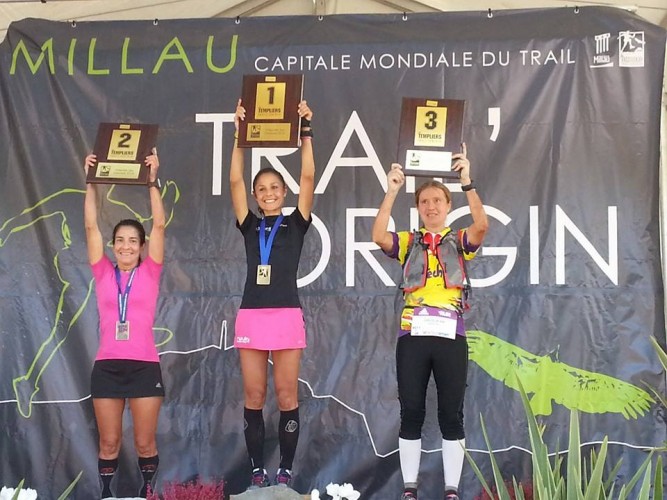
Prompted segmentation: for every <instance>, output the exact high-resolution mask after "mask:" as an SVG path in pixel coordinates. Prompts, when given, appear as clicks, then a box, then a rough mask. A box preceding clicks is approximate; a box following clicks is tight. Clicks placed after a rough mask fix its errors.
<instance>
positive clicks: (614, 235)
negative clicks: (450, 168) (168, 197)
mask: <svg viewBox="0 0 667 500" xmlns="http://www.w3.org/2000/svg"><path fill="white" fill-rule="evenodd" d="M195 121H196V122H197V123H212V124H213V162H212V166H213V168H212V170H213V173H212V189H211V192H212V195H213V196H220V195H221V194H222V186H223V175H222V172H223V157H225V155H224V154H223V150H222V144H223V141H222V137H223V130H224V124H225V123H233V121H234V114H233V113H197V114H196V115H195ZM353 132H354V133H356V134H357V137H358V138H359V141H360V142H361V144H362V146H363V148H364V151H365V152H366V156H365V157H360V158H350V157H346V158H343V157H342V154H343V152H344V151H345V149H346V147H347V145H348V144H349V141H350V139H351V137H352V133H353ZM296 151H297V149H295V148H253V149H252V167H251V177H252V176H254V175H255V174H256V173H257V171H259V168H260V166H261V163H262V159H263V158H266V160H267V161H268V162H269V163H270V164H271V166H273V167H274V168H275V169H276V170H278V171H280V172H281V173H282V174H283V176H284V178H285V182H286V184H287V187H288V188H289V189H290V190H291V191H292V192H294V193H297V194H298V192H299V183H298V181H297V180H295V179H294V178H293V177H292V176H291V175H290V173H289V172H288V171H287V169H286V168H285V166H284V165H283V164H282V162H281V161H280V159H279V158H280V157H281V156H288V155H291V154H294V153H295V152H296ZM368 166H370V167H372V168H373V171H374V172H375V174H376V177H377V178H378V181H379V183H380V185H381V186H382V189H383V190H384V191H385V192H386V190H387V177H386V173H385V171H384V169H383V168H382V165H381V164H380V160H379V158H378V156H377V154H376V152H375V149H374V148H373V145H372V144H371V142H370V139H369V137H368V134H367V133H366V130H365V129H364V126H363V124H362V122H361V120H360V119H359V115H358V114H357V113H356V111H353V112H352V114H351V115H350V119H349V120H348V122H347V124H346V125H345V128H344V130H343V132H342V133H341V136H340V139H339V140H338V143H337V144H336V146H335V147H334V151H333V153H332V155H331V157H330V159H329V162H328V163H327V166H326V168H325V169H324V171H323V173H322V177H321V178H320V181H319V183H318V184H317V188H316V189H315V193H316V194H323V193H324V192H325V191H326V189H327V187H328V185H329V181H330V180H331V178H332V176H333V174H334V171H335V170H336V168H337V167H353V168H356V167H368ZM448 187H449V188H450V190H451V192H452V193H458V192H460V191H461V188H460V185H459V184H458V183H451V184H448ZM405 189H406V193H410V192H413V191H414V177H411V176H407V178H406V185H405ZM555 208H556V212H555V216H556V221H555V225H556V243H555V249H554V252H553V254H554V255H555V259H556V276H555V280H556V284H558V285H563V284H565V231H567V232H568V233H569V234H570V235H571V236H573V237H574V239H575V240H576V241H577V242H579V243H580V244H581V246H582V247H583V249H584V250H585V251H586V252H587V253H588V254H589V255H590V256H591V257H592V259H593V262H594V263H595V264H596V265H597V266H598V267H599V268H600V269H601V270H602V271H603V272H604V273H605V275H606V276H607V277H608V278H609V279H610V280H611V282H612V283H614V284H615V285H618V217H617V207H615V206H610V207H607V210H608V214H607V219H608V243H607V244H608V257H607V260H605V259H604V258H603V257H602V256H601V255H600V253H599V252H598V251H597V250H596V249H595V247H594V246H593V245H592V243H591V242H590V241H589V240H588V238H587V237H586V236H585V235H584V233H583V231H582V230H581V229H579V228H578V227H577V225H576V224H575V223H574V222H573V221H572V220H571V219H570V218H569V217H568V216H567V215H566V213H565V212H564V211H563V209H562V208H561V207H560V206H558V205H556V207H555ZM345 210H346V218H345V284H346V286H348V287H353V286H355V285H354V283H355V272H354V266H355V257H356V253H357V252H358V253H359V254H360V255H361V256H362V258H363V259H364V260H365V261H366V262H367V263H368V264H369V265H370V267H371V269H372V270H373V271H374V272H375V274H376V275H377V276H378V277H379V278H380V279H381V280H382V282H383V283H384V284H385V285H386V286H396V284H395V283H394V282H393V281H392V279H391V278H390V276H389V275H388V274H387V272H386V271H385V270H384V268H383V266H382V265H381V264H380V262H379V261H378V259H376V258H375V256H374V255H373V253H372V252H373V251H375V250H377V249H378V246H377V245H375V243H372V242H370V241H357V240H356V239H355V220H356V219H357V218H359V217H373V218H374V217H375V215H376V214H377V209H376V208H347V207H346V208H345ZM485 210H486V212H487V215H488V216H489V217H490V218H492V219H495V220H497V221H499V222H500V223H501V224H503V225H504V226H508V225H509V223H510V222H511V218H510V217H509V216H508V215H506V214H505V213H503V212H502V211H501V210H499V209H497V208H495V207H492V206H489V205H485ZM468 214H470V209H469V208H468V207H467V206H465V207H461V208H457V209H456V210H454V211H452V212H451V213H450V214H449V217H448V218H447V224H448V225H452V224H453V223H454V221H456V220H457V219H459V218H461V217H463V216H466V215H468ZM334 217H335V215H334ZM418 224H419V214H418V212H417V209H416V208H415V207H410V209H409V226H410V229H411V230H414V229H417V228H418ZM389 225H390V230H392V231H393V230H394V229H393V228H394V221H393V219H390V223H389ZM313 227H314V228H315V229H316V231H317V232H318V234H319V236H320V240H321V245H322V250H321V252H322V253H321V255H320V258H319V261H318V263H317V265H316V266H315V268H314V269H313V270H312V271H310V273H309V274H307V275H306V276H304V277H302V278H299V280H298V281H297V285H298V286H299V287H302V286H306V285H308V284H310V283H313V282H314V281H316V280H317V278H319V277H320V276H321V275H322V274H323V273H324V271H325V270H326V268H327V266H328V264H329V260H330V257H331V251H332V246H331V237H330V235H329V231H328V229H327V227H326V225H325V223H324V221H322V220H321V219H319V218H318V217H317V216H315V215H313ZM539 227H540V226H539V208H538V207H537V206H530V207H529V228H528V231H529V250H528V254H529V265H530V273H529V282H530V284H531V285H539V284H540V261H541V259H540V251H541V247H540V230H539ZM369 235H370V231H368V232H367V233H366V234H365V238H368V237H369ZM483 256H503V257H505V259H506V260H505V262H504V263H503V265H502V267H501V269H500V270H499V271H497V272H496V273H495V274H493V275H491V276H487V277H483V278H479V277H478V278H471V284H472V285H473V286H474V287H476V288H484V287H489V286H492V285H496V284H498V283H500V282H502V281H503V280H504V279H505V278H507V277H508V276H509V274H510V273H511V272H512V270H513V269H514V267H515V265H516V261H517V256H518V248H517V247H490V246H488V245H484V246H482V248H481V249H480V253H479V257H483Z"/></svg>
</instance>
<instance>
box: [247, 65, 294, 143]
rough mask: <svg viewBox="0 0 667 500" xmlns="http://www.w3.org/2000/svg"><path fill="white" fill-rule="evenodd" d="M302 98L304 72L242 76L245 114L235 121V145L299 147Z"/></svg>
mask: <svg viewBox="0 0 667 500" xmlns="http://www.w3.org/2000/svg"><path fill="white" fill-rule="evenodd" d="M302 97H303V75H245V76H244V77H243V90H242V93H241V101H242V102H243V106H244V107H245V117H244V119H242V120H240V122H239V124H238V146H239V147H241V148H249V147H256V146H260V147H297V146H299V131H300V117H299V113H298V106H299V103H300V102H301V100H302Z"/></svg>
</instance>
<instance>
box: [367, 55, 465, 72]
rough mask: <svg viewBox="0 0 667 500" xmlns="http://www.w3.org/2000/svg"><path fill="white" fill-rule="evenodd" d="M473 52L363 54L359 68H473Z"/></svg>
mask: <svg viewBox="0 0 667 500" xmlns="http://www.w3.org/2000/svg"><path fill="white" fill-rule="evenodd" d="M472 66H473V53H472V52H470V51H464V52H450V53H448V54H445V53H444V52H440V53H434V52H429V53H423V52H414V53H406V54H390V53H387V52H385V53H384V54H371V55H370V56H366V55H365V54H361V59H360V61H359V69H377V68H380V69H402V68H417V69H421V68H425V67H428V68H471V67H472Z"/></svg>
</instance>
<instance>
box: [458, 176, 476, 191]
mask: <svg viewBox="0 0 667 500" xmlns="http://www.w3.org/2000/svg"><path fill="white" fill-rule="evenodd" d="M475 188H476V186H475V181H473V180H472V179H471V180H470V184H466V185H465V186H461V191H463V192H464V193H465V192H466V191H472V190H473V189H475Z"/></svg>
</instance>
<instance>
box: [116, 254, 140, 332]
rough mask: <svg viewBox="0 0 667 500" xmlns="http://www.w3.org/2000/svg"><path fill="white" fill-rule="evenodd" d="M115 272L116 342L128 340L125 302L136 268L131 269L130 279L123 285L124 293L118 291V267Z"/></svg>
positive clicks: (128, 295) (128, 326) (128, 330)
mask: <svg viewBox="0 0 667 500" xmlns="http://www.w3.org/2000/svg"><path fill="white" fill-rule="evenodd" d="M114 270H115V272H116V285H118V321H116V340H122V341H124V340H130V322H129V321H127V300H128V298H129V297H130V289H131V288H132V282H133V281H134V273H136V272H137V268H136V267H135V268H134V269H132V272H131V273H130V277H129V278H128V280H127V284H126V285H125V291H124V292H123V291H121V289H120V269H118V266H116V268H115V269H114Z"/></svg>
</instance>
